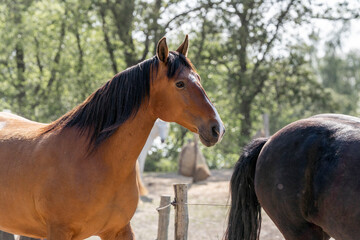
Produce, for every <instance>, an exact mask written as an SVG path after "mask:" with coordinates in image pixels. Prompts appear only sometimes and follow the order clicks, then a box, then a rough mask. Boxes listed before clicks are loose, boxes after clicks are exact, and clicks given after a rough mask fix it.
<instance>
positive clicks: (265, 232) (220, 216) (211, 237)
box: [90, 170, 284, 240]
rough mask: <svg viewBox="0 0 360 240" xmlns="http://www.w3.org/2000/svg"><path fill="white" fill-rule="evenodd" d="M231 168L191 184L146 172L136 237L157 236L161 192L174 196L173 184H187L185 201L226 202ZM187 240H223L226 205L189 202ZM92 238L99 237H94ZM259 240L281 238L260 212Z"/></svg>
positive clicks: (184, 179) (188, 180) (173, 175)
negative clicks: (144, 195)
mask: <svg viewBox="0 0 360 240" xmlns="http://www.w3.org/2000/svg"><path fill="white" fill-rule="evenodd" d="M231 173H232V172H231V170H221V171H212V176H211V177H210V178H208V180H206V181H203V182H200V183H196V184H192V179H191V178H187V177H182V176H179V175H177V174H176V173H145V176H144V181H145V183H146V185H147V186H148V190H149V192H150V193H149V195H148V199H147V200H146V201H141V202H140V203H139V207H138V209H137V211H136V213H135V215H134V217H133V219H132V221H131V224H132V227H133V230H134V232H135V236H136V239H137V240H155V239H156V237H157V228H158V227H157V225H158V213H157V211H156V208H157V207H158V206H159V203H160V196H161V195H170V196H171V198H172V199H173V198H174V191H173V184H174V183H186V184H189V190H188V203H189V204H191V203H211V204H221V205H223V204H227V203H228V194H229V179H230V177H231ZM188 208H189V235H188V239H189V240H215V239H216V240H219V239H222V237H223V234H224V231H225V227H226V216H227V211H228V207H224V206H201V205H200V206H199V205H194V206H193V205H189V206H188ZM168 236H169V240H171V239H174V209H171V211H170V225H169V235H168ZM90 239H91V240H96V239H99V238H97V237H92V238H90ZM260 239H261V240H276V239H284V238H283V237H282V235H281V233H280V232H279V231H278V230H277V228H276V227H275V225H274V224H273V223H272V221H271V220H270V219H269V217H268V216H266V214H265V213H264V212H263V221H262V230H261V236H260Z"/></svg>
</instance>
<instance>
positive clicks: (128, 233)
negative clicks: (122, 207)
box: [100, 223, 135, 240]
mask: <svg viewBox="0 0 360 240" xmlns="http://www.w3.org/2000/svg"><path fill="white" fill-rule="evenodd" d="M100 238H101V239H102V240H135V235H134V232H133V230H132V228H131V225H130V223H129V224H128V225H126V226H125V227H124V228H122V229H121V230H120V231H117V232H116V231H114V232H107V233H105V234H103V235H101V236H100Z"/></svg>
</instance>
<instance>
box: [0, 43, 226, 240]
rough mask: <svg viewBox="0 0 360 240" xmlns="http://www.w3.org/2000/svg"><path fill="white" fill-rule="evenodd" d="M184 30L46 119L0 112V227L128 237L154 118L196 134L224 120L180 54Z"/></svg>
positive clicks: (213, 136)
mask: <svg viewBox="0 0 360 240" xmlns="http://www.w3.org/2000/svg"><path fill="white" fill-rule="evenodd" d="M187 51H188V38H187V36H186V38H185V41H184V42H183V43H182V44H181V46H180V47H179V48H178V49H177V50H176V51H172V52H169V50H168V47H167V44H166V39H165V38H162V39H161V40H160V41H159V43H158V46H157V54H156V56H154V57H153V58H151V59H148V60H146V61H144V62H141V63H139V64H137V65H136V66H133V67H131V68H128V69H127V70H125V71H123V72H121V73H118V74H117V75H115V76H114V77H113V78H112V79H111V80H110V81H108V82H106V83H105V85H104V86H102V87H101V88H99V89H98V90H97V91H95V92H94V93H93V94H91V95H90V96H89V97H88V98H87V99H86V100H85V101H84V102H83V103H82V104H80V105H79V106H77V107H75V108H74V109H73V110H71V111H70V112H68V113H66V114H65V115H64V116H62V117H60V118H59V119H58V120H56V121H54V122H53V123H51V124H49V125H47V124H41V123H36V122H32V121H29V120H26V119H23V118H20V117H17V116H15V115H12V114H6V113H3V114H1V115H0V229H1V230H4V231H7V232H11V233H14V234H19V235H26V236H29V237H35V238H47V239H48V240H70V239H84V238H87V237H89V236H92V235H98V236H100V237H101V238H102V239H109V240H110V239H114V240H115V239H116V240H121V239H134V234H133V232H132V230H131V226H130V220H131V218H132V216H133V215H134V212H135V209H136V207H137V203H138V198H139V196H138V188H137V185H136V171H135V165H136V159H137V157H138V155H139V153H140V151H141V149H142V147H143V145H144V144H145V141H146V139H147V136H148V135H149V133H150V130H151V128H152V126H153V124H154V122H155V120H156V119H157V118H161V119H162V120H164V121H169V122H170V121H171V122H176V123H178V124H180V125H182V126H184V127H186V128H188V129H189V130H191V131H192V132H195V133H198V134H199V135H200V138H201V140H202V142H203V144H205V145H206V146H212V145H214V144H216V143H217V142H218V141H220V140H221V138H222V135H223V133H224V126H223V124H222V122H221V120H220V117H219V115H218V113H217V111H216V109H215V108H214V106H213V105H212V103H211V102H210V100H209V98H208V97H207V95H206V93H205V91H204V89H203V88H202V86H201V84H200V77H199V76H198V74H197V73H196V71H195V70H194V68H193V67H192V64H191V63H190V61H189V60H188V59H187V58H186V56H187Z"/></svg>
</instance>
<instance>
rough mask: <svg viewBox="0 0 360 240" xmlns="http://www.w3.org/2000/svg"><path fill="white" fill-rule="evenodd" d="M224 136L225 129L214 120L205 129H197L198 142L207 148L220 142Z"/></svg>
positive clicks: (219, 122) (220, 123)
mask: <svg viewBox="0 0 360 240" xmlns="http://www.w3.org/2000/svg"><path fill="white" fill-rule="evenodd" d="M224 134H225V127H224V124H223V123H222V122H221V121H218V120H217V119H214V120H212V121H210V123H209V124H208V125H207V126H206V127H205V126H203V127H201V128H200V129H199V136H200V141H201V142H202V144H204V145H205V146H207V147H211V146H214V145H215V144H216V143H218V142H220V141H221V139H222V138H223V136H224Z"/></svg>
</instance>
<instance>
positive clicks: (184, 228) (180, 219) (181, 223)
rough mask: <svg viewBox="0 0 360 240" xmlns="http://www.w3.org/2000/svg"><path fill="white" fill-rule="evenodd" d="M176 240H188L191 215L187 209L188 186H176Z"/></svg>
mask: <svg viewBox="0 0 360 240" xmlns="http://www.w3.org/2000/svg"><path fill="white" fill-rule="evenodd" d="M174 191H175V240H187V235H188V227H189V215H188V207H187V185H186V184H175V185H174Z"/></svg>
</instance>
